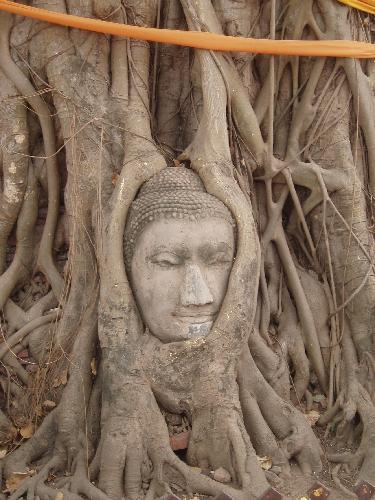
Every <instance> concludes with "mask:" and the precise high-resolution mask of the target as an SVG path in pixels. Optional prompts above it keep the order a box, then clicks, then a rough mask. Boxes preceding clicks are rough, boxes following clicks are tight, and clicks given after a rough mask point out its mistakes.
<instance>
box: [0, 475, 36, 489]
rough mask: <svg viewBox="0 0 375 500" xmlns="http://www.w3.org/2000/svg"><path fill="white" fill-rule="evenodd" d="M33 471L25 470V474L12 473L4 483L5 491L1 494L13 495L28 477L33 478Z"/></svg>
mask: <svg viewBox="0 0 375 500" xmlns="http://www.w3.org/2000/svg"><path fill="white" fill-rule="evenodd" d="M35 472H36V471H35V470H27V471H26V472H13V473H12V474H11V475H10V476H9V477H8V479H7V480H6V481H5V486H6V489H5V490H4V491H3V493H13V492H14V491H16V490H18V488H19V487H20V486H21V484H22V483H23V482H24V481H25V479H28V478H29V477H32V476H34V474H35Z"/></svg>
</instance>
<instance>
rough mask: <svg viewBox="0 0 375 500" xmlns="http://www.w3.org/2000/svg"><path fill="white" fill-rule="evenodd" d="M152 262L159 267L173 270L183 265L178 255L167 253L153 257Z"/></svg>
mask: <svg viewBox="0 0 375 500" xmlns="http://www.w3.org/2000/svg"><path fill="white" fill-rule="evenodd" d="M150 262H151V263H152V264H155V265H157V266H159V267H165V268H172V267H177V266H180V265H181V264H182V259H181V257H179V256H178V255H176V254H173V253H165V252H163V253H162V254H156V255H153V256H152V257H151V258H150Z"/></svg>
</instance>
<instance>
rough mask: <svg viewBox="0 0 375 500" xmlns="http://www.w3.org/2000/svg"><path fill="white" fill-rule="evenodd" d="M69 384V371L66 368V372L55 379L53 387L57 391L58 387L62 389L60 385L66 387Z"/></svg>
mask: <svg viewBox="0 0 375 500" xmlns="http://www.w3.org/2000/svg"><path fill="white" fill-rule="evenodd" d="M67 382H68V369H67V368H65V370H63V371H62V372H61V374H60V376H59V377H57V378H55V380H54V381H53V384H52V387H54V388H55V389H56V388H57V387H60V385H66V384H67Z"/></svg>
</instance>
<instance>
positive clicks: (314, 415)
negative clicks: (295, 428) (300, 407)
mask: <svg viewBox="0 0 375 500" xmlns="http://www.w3.org/2000/svg"><path fill="white" fill-rule="evenodd" d="M305 417H306V418H307V420H308V422H309V424H310V425H311V427H313V426H314V425H315V424H316V422H317V421H318V420H319V418H320V413H319V412H318V411H316V410H311V411H309V413H305Z"/></svg>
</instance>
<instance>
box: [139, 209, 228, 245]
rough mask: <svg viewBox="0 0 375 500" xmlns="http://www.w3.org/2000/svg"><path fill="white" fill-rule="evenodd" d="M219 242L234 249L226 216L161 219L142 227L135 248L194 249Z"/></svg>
mask: <svg viewBox="0 0 375 500" xmlns="http://www.w3.org/2000/svg"><path fill="white" fill-rule="evenodd" d="M219 243H225V244H226V245H227V246H228V247H229V248H232V249H233V248H234V231H233V227H232V226H231V224H230V223H229V222H228V221H226V220H225V219H219V218H215V217H209V218H207V219H201V220H198V221H189V220H186V219H176V220H174V219H167V220H166V219H160V220H156V221H153V222H150V224H148V225H147V226H146V227H145V229H144V230H143V232H142V233H141V235H140V236H139V238H138V240H137V243H136V248H138V250H139V249H143V250H146V251H147V250H153V249H155V248H161V247H166V248H172V247H174V248H181V247H182V248H186V249H191V250H194V249H196V248H199V247H201V246H205V247H207V246H212V247H216V246H217V245H218V244H219Z"/></svg>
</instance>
